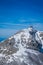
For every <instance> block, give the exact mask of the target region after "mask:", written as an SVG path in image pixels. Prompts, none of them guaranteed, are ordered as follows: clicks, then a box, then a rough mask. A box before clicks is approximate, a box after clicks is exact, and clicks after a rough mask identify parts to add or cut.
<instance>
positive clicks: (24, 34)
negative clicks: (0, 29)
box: [0, 26, 43, 65]
mask: <svg viewBox="0 0 43 65" xmlns="http://www.w3.org/2000/svg"><path fill="white" fill-rule="evenodd" d="M41 48H43V32H41V31H37V30H35V29H34V28H33V27H32V26H31V27H30V28H28V29H23V30H21V31H19V32H17V33H16V34H14V35H13V36H11V37H9V38H8V39H7V40H5V41H3V42H1V44H0V58H1V59H0V65H32V64H33V65H43V53H41V52H39V51H40V49H41Z"/></svg>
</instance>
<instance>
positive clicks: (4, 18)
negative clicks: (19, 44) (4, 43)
mask: <svg viewBox="0 0 43 65" xmlns="http://www.w3.org/2000/svg"><path fill="white" fill-rule="evenodd" d="M30 25H32V26H34V27H35V28H36V29H38V30H43V0H0V39H1V38H8V37H9V36H11V35H13V34H14V33H15V32H17V31H18V30H21V29H23V28H28V27H29V26H30Z"/></svg>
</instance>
